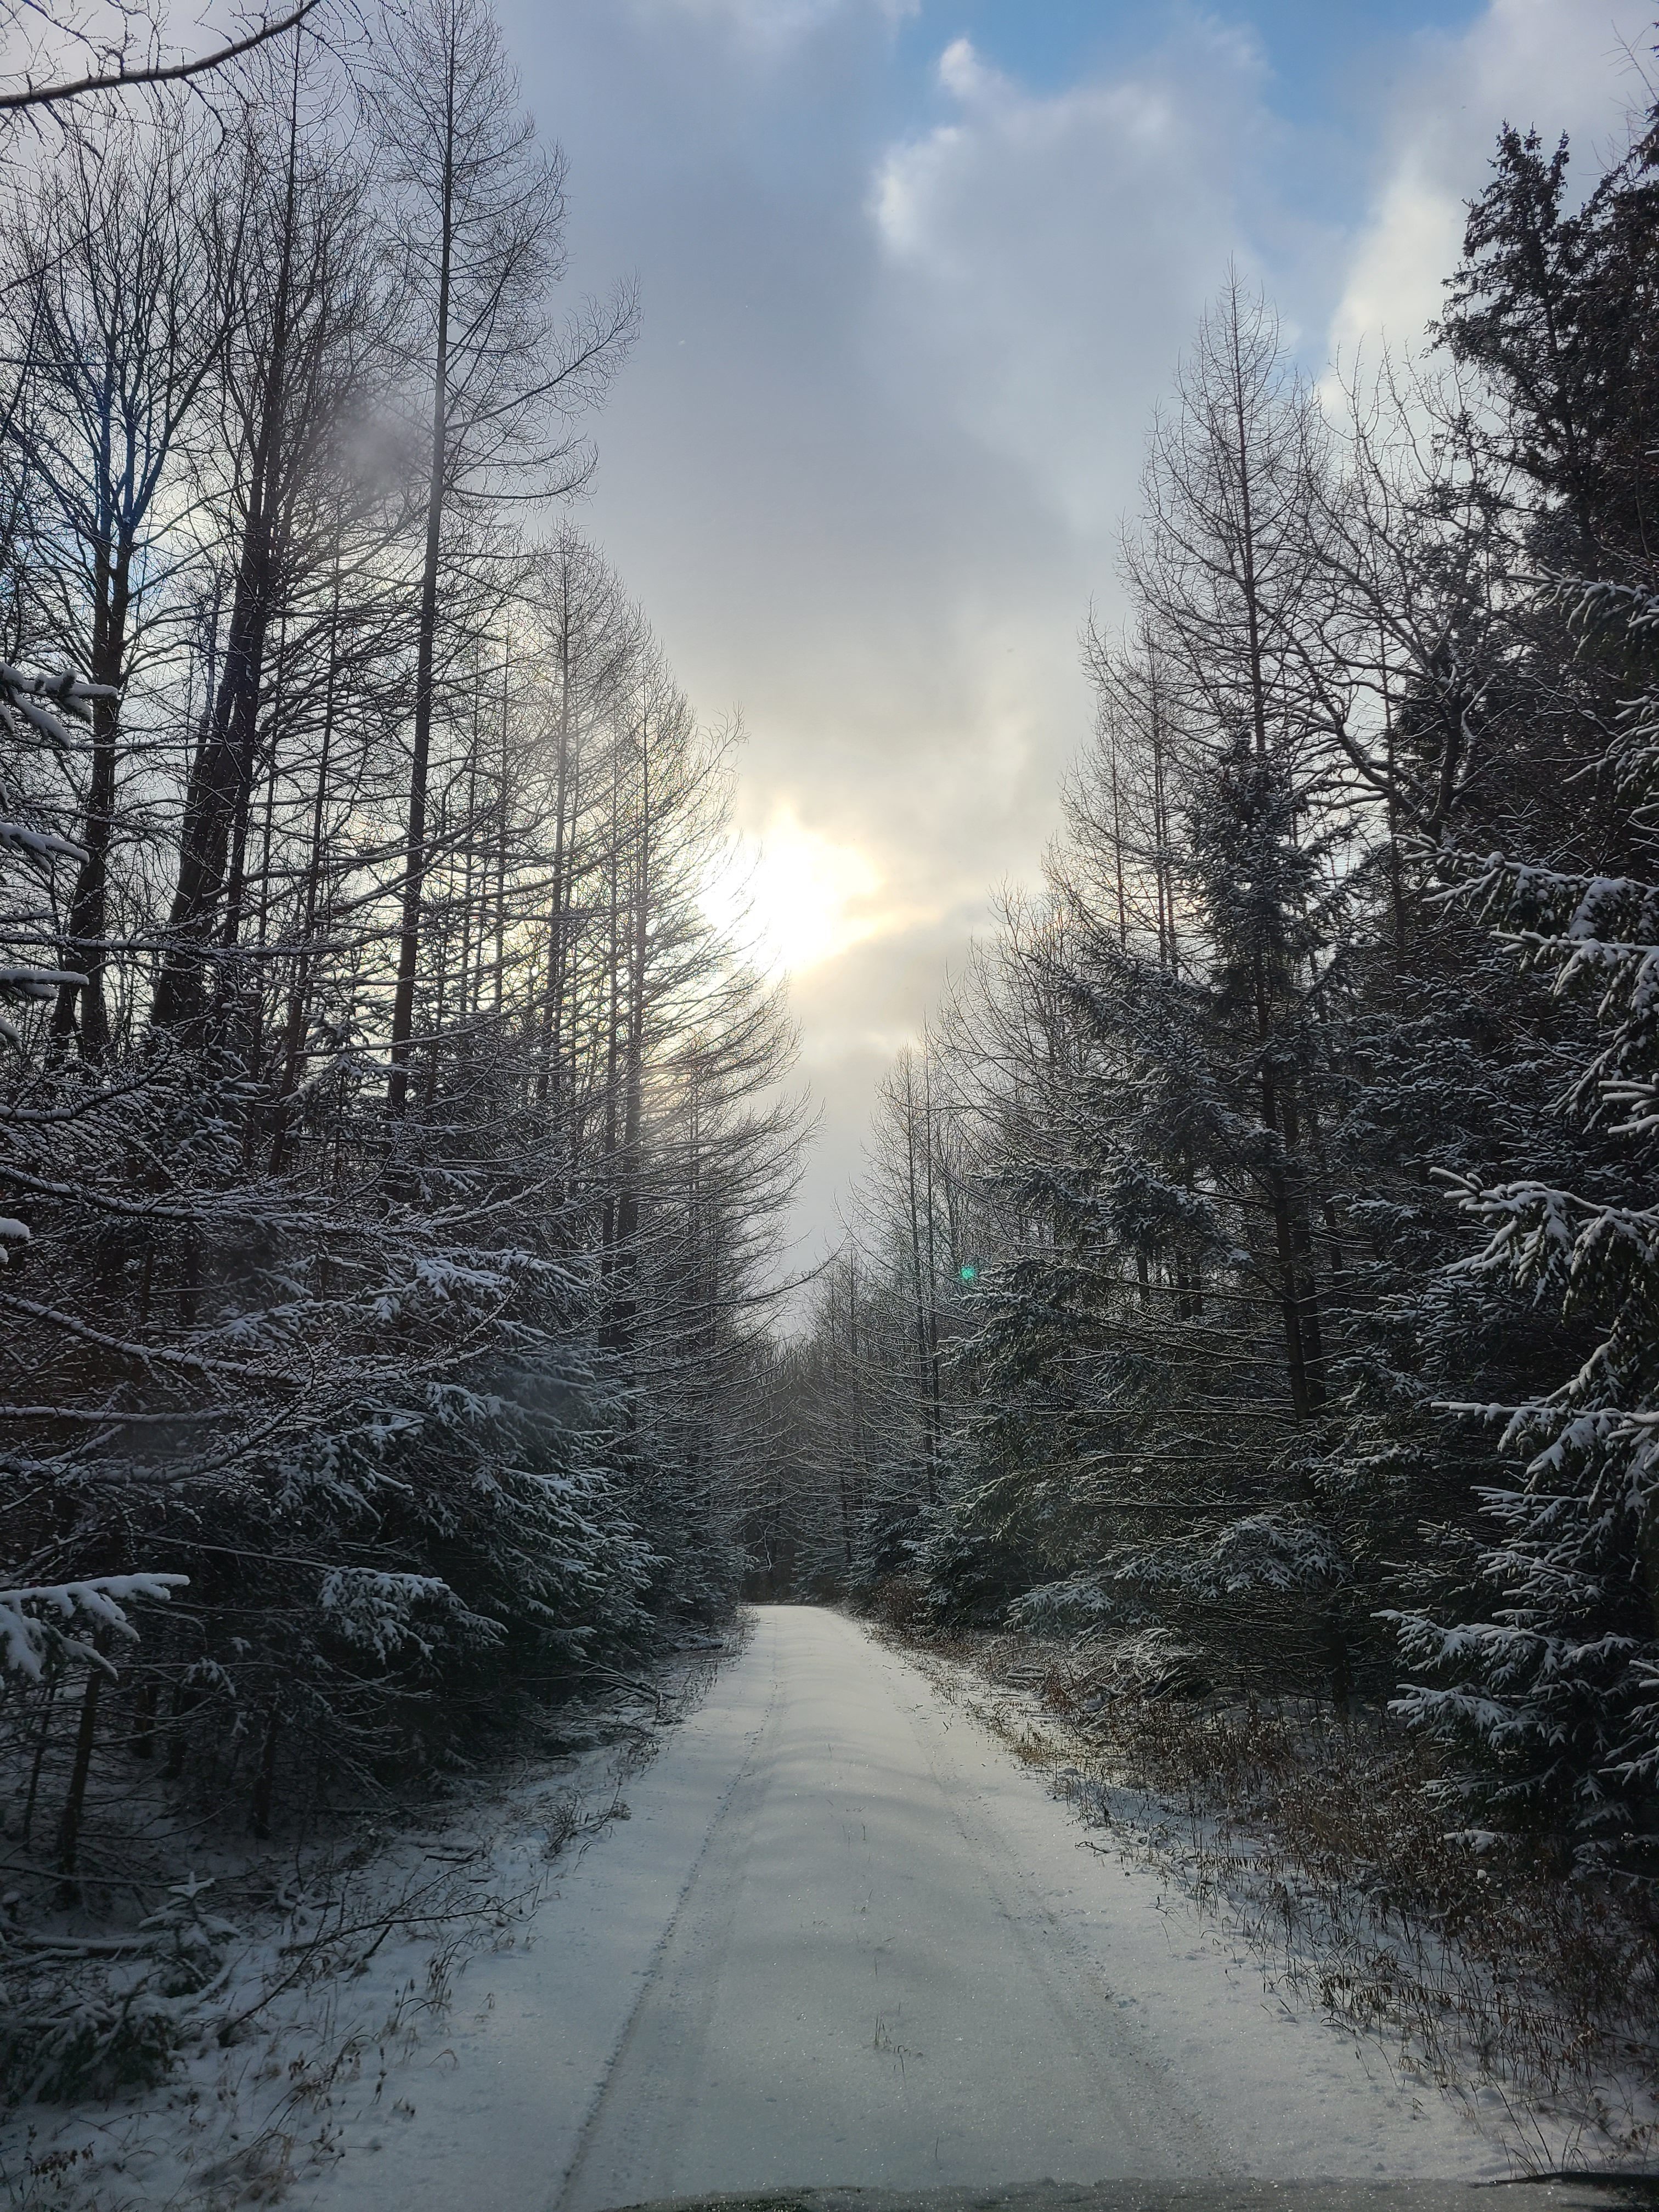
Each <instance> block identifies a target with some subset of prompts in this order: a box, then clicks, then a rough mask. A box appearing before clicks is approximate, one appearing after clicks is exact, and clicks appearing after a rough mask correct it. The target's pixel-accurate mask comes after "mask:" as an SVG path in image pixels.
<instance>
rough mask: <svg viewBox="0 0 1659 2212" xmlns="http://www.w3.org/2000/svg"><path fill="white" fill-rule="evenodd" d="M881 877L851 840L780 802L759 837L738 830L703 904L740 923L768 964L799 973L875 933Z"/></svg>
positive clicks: (719, 918) (880, 918) (722, 917)
mask: <svg viewBox="0 0 1659 2212" xmlns="http://www.w3.org/2000/svg"><path fill="white" fill-rule="evenodd" d="M880 890H881V878H880V876H879V874H878V872H877V870H876V867H875V866H874V864H873V863H872V861H871V860H870V859H869V857H868V855H867V854H865V853H863V852H860V849H859V848H858V847H857V846H855V845H843V844H838V843H837V842H836V841H835V839H833V838H831V837H826V836H823V834H822V832H821V831H819V830H817V829H808V828H806V826H805V824H804V823H802V822H801V821H800V820H799V817H798V816H797V815H796V813H795V811H794V810H793V808H792V807H788V806H781V807H779V808H778V809H777V811H775V814H774V815H773V817H772V819H771V821H770V823H769V824H768V826H767V829H766V830H765V832H764V834H763V836H750V834H749V833H747V832H742V833H740V834H739V835H738V837H737V838H736V839H735V840H734V841H733V843H732V855H731V861H730V865H729V866H728V867H727V868H726V872H725V874H724V875H723V876H722V877H721V878H720V879H719V880H718V881H717V882H716V883H715V884H714V885H713V886H712V887H711V889H710V890H709V892H708V895H707V896H706V898H705V901H704V904H705V907H706V908H707V910H708V913H709V915H710V916H711V918H712V919H714V920H715V921H720V922H721V923H726V924H733V925H736V926H738V927H739V928H740V929H741V928H743V927H744V926H745V925H746V927H747V930H748V933H749V934H750V936H751V937H752V939H753V940H754V945H755V951H756V953H757V957H759V958H760V959H761V960H762V961H763V963H764V964H765V965H766V966H767V967H769V968H775V969H781V970H785V971H787V973H789V974H791V975H800V974H802V973H803V972H804V971H805V969H809V968H815V967H817V966H818V965H820V964H821V963H823V961H826V960H833V959H834V958H835V957H836V955H837V954H838V953H842V952H845V951H848V949H849V947H851V946H852V945H857V944H860V943H861V942H862V940H863V939H866V938H867V937H872V936H873V935H875V933H877V932H878V930H879V929H880V928H881V927H882V926H883V922H884V920H885V916H884V915H883V913H882V912H881V911H880V910H879V908H878V906H877V904H876V901H877V897H878V893H879V892H880Z"/></svg>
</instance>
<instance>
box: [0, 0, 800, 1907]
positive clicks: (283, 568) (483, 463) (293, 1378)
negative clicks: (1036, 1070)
mask: <svg viewBox="0 0 1659 2212" xmlns="http://www.w3.org/2000/svg"><path fill="white" fill-rule="evenodd" d="M302 12H303V11H302ZM15 127H20V128H21V127H22V126H21V125H20V126H15ZM15 143H16V142H14V145H15ZM32 145H33V151H32V154H31V156H30V158H28V159H27V160H24V159H18V160H15V161H14V162H13V163H12V164H11V166H10V167H9V170H8V173H7V177H6V180H5V201H4V207H3V216H0V252H3V257H4V276H3V283H0V317H3V331H4V337H3V345H0V358H3V389H0V430H3V438H0V477H3V492H0V563H3V624H4V631H5V638H4V645H3V656H0V657H3V659H4V662H5V665H4V666H3V668H0V724H3V732H0V749H3V750H0V848H3V851H0V857H3V863H4V876H3V884H4V888H3V910H0V911H3V935H4V939H5V947H4V951H3V954H0V962H3V964H0V1033H3V1034H0V1042H3V1047H4V1055H5V1056H4V1063H3V1068H0V1181H3V1186H4V1206H5V1218H3V1220H0V1257H3V1260H4V1262H5V1269H4V1274H3V1278H0V1319H3V1338H4V1343H3V1351H0V1359H3V1368H4V1374H3V1388H0V1422H3V1431H0V1435H3V1442H0V1520H3V1528H4V1573H3V1577H0V1579H3V1580H4V1582H5V1583H7V1584H8V1587H7V1588H6V1589H4V1590H3V1592H0V1636H3V1650H4V1656H5V1659H6V1661H7V1662H9V1663H8V1665H7V1667H6V1668H5V1669H4V1699H3V1704H0V1770H3V1772H4V1776H5V1790H6V1796H7V1812H6V1821H7V1828H6V1833H7V1837H8V1839H9V1850H10V1853H11V1857H12V1859H13V1861H14V1862H15V1864H14V1871H16V1872H27V1870H28V1869H35V1870H37V1872H38V1873H39V1875H40V1877H41V1879H42V1880H44V1881H46V1887H45V1889H44V1890H42V1889H41V1887H40V1882H39V1881H36V1882H35V1884H34V1885H33V1887H31V1888H29V1889H28V1890H27V1895H28V1896H29V1897H30V1898H32V1899H34V1900H35V1902H36V1903H37V1904H38V1903H40V1901H41V1900H42V1899H44V1900H45V1902H46V1903H47V1904H49V1903H50V1901H51V1899H52V1896H53V1895H54V1894H59V1895H61V1896H64V1897H67V1898H69V1899H74V1898H75V1897H76V1895H77V1893H78V1894H79V1896H80V1897H81V1898H82V1900H83V1901H90V1902H92V1903H94V1904H95V1903H96V1901H97V1900H98V1899H100V1898H102V1897H104V1896H105V1894H106V1892H105V1890H104V1889H103V1888H100V1887H98V1885H100V1884H106V1883H108V1882H109V1881H117V1882H118V1883H119V1882H123V1881H125V1882H128V1883H130V1882H131V1881H132V1880H133V1879H135V1878H136V1879H137V1880H138V1881H139V1882H140V1884H141V1887H142V1885H143V1883H144V1882H147V1881H155V1880H159V1879H161V1873H162V1872H164V1871H165V1869H164V1868H162V1867H161V1866H160V1863H157V1862H155V1851H156V1850H158V1849H161V1848H162V1847H161V1845H160V1844H155V1843H154V1842H152V1844H149V1845H147V1844H144V1843H143V1837H144V1836H145V1835H146V1834H147V1833H149V1832H150V1831H152V1830H153V1831H154V1832H155V1835H157V1836H159V1835H161V1834H162V1833H164V1832H165V1833H166V1834H168V1835H172V1834H173V1828H172V1827H171V1826H169V1824H170V1823H174V1822H176V1821H178V1820H185V1821H186V1831H185V1832H186V1833H187V1834H188V1833H194V1834H197V1835H198V1836H199V1834H200V1833H201V1832H203V1830H204V1829H205V1830H206V1831H207V1832H223V1833H228V1834H231V1835H242V1836H252V1838H255V1839H258V1838H264V1837H267V1836H270V1835H273V1834H276V1835H282V1836H287V1837H289V1838H292V1837H295V1836H296V1835H298V1836H301V1837H303V1836H305V1835H306V1834H307V1833H308V1832H314V1830H315V1826H316V1823H317V1822H318V1820H319V1819H323V1818H325V1816H326V1814H328V1812H329V1810H330V1808H338V1807H340V1806H342V1805H346V1806H351V1805H361V1804H362V1803H364V1802H374V1800H375V1798H376V1796H377V1795H379V1796H381V1797H383V1796H384V1792H385V1790H386V1788H387V1787H388V1786H390V1785H391V1784H393V1783H394V1782H397V1781H398V1780H400V1779H404V1780H406V1779H408V1778H410V1777H419V1776H421V1775H423V1774H424V1775H430V1776H438V1775H441V1773H443V1772H444V1771H448V1770H451V1769H453V1768H454V1767H455V1766H456V1765H457V1763H458V1762H460V1763H461V1764H462V1765H465V1757H464V1750H463V1747H465V1753H466V1754H468V1755H471V1756H472V1757H475V1758H476V1757H477V1756H478V1755H480V1754H481V1753H484V1752H487V1747H488V1746H489V1743H490V1742H491V1741H494V1742H495V1743H497V1744H502V1745H505V1744H507V1743H510V1742H511V1741H513V1730H514V1729H515V1727H516V1726H517V1725H518V1723H520V1721H521V1720H522V1719H523V1717H525V1716H526V1714H530V1715H533V1714H534V1713H536V1712H538V1711H542V1710H544V1709H546V1708H547V1707H549V1706H550V1705H551V1706H556V1705H559V1704H560V1702H561V1701H562V1700H566V1699H568V1698H570V1697H571V1696H572V1695H573V1694H574V1693H575V1692H578V1691H580V1689H582V1688H583V1687H584V1686H592V1684H593V1683H594V1682H595V1681H597V1680H601V1679H604V1678H606V1677H607V1676H614V1675H616V1674H617V1673H618V1672H626V1670H627V1669H628V1668H631V1667H637V1666H638V1665H639V1664H640V1663H641V1662H642V1660H647V1659H648V1658H649V1656H650V1655H651V1654H652V1653H653V1651H654V1650H658V1649H659V1648H660V1647H661V1645H662V1644H663V1641H664V1639H665V1638H671V1637H672V1636H673V1635H674V1634H675V1633H677V1632H681V1631H684V1630H685V1629H686V1628H687V1626H688V1625H695V1624H696V1623H699V1622H707V1621H709V1620H716V1619H720V1618H723V1617H725V1616H726V1614H728V1613H729V1611H730V1608H731V1606H732V1600H733V1597H734V1595H735V1592H736V1589H737V1587H738V1581H739V1579H740V1577H741V1573H742V1569H743V1559H744V1554H743V1551H742V1544H741V1530H740V1528H739V1525H738V1523H739V1516H740V1511H741V1502H742V1499H743V1498H744V1494H745V1492H744V1483H745V1481H746V1480H747V1471H748V1458H749V1456H750V1455H752V1452H753V1449H754V1444H753V1437H754V1435H755V1433H756V1431H755V1427H754V1424H753V1422H752V1421H746V1420H745V1418H744V1407H745V1405H746V1404H747V1402H748V1401H749V1399H750V1395H751V1394H752V1391H753V1389H754V1388H755V1386H756V1384H757V1381H758V1378H759V1377H760V1376H761V1374H762V1372H763V1366H764V1358H765V1352H764V1329H765V1323H766V1321H767V1318H768V1316H769V1310H770V1305H769V1298H770V1296H771V1293H770V1291H769V1288H768V1280H769V1269H770V1267H771V1248H772V1244H773V1243H774V1242H775V1221H776V1218H777V1217H778V1214H779V1212H780V1210H781V1207H782V1206H784V1205H785V1204H786V1203H787V1199H788V1196H789V1194H790V1191H791V1188H792V1186H793V1176H794V1172H795V1159H796V1154H797V1150H798V1146H799V1136H800V1122H801V1115H800V1109H799V1106H798V1104H796V1103H792V1097H793V1094H792V1093H791V1091H789V1088H788V1085H787V1071H788V1068H789V1065H790V1062H791V1059H792V1055H793V1049H794V1045H793V1034H792V1031H791V1029H790V1026H789V1024H788V1021H787V1016H786V1012H785V1010H784V1006H783V1003H782V1000H781V989H780V987H779V985H778V984H777V983H776V982H775V981H769V980H768V979H767V978H765V977H764V976H763V975H761V974H760V973H759V972H758V971H757V969H755V967H754V966H753V965H752V963H750V960H749V958H748V957H747V955H746V953H745V951H744V945H743V943H742V942H741V941H740V933H734V931H733V930H732V929H730V928H727V927H726V926H725V925H724V924H721V923H719V922H717V921H715V920H714V919H711V915H712V914H713V913H714V911H715V907H716V905H717V903H718V902H711V900H710V897H709V892H710V887H711V885H713V884H714V883H715V882H716V881H717V880H719V879H721V878H722V876H723V872H725V871H726V869H727V868H728V866H729V859H730V853H729V847H730V837H729V829H728V817H729V811H730V805H731V799H732V755H733V748H734V744H735V743H736V738H737V732H735V731H733V730H723V729H710V728H709V727H708V726H705V725H703V724H702V723H701V722H699V720H697V719H696V716H695V714H693V711H692V709H691V708H690V704H689V703H688V702H687V700H686V699H685V698H684V696H683V695H682V694H681V692H680V691H679V690H678V689H677V687H676V684H675V682H674V678H673V676H672V673H671V670H670V669H669V667H668V665H667V663H666V661H665V657H664V654H663V653H662V651H661V649H660V647H659V645H658V644H657V642H656V641H654V639H653V635H652V631H651V629H650V627H649V624H648V623H647V619H646V617H645V615H644V614H643V612H642V611H641V609H640V608H639V607H638V606H637V605H635V602H634V601H633V600H632V599H630V597H629V593H628V591H627V589H626V586H624V584H623V581H622V580H621V579H620V578H619V577H618V576H617V575H616V574H614V573H613V572H612V570H611V568H610V567H609V566H608V565H607V563H606V562H605V559H604V557H603V556H602V555H601V554H600V553H599V550H597V549H596V548H595V546H594V545H593V544H591V543H590V542H588V540H587V539H586V538H585V537H584V536H583V534H582V533H581V532H580V529H579V528H578V527H577V526H576V522H575V520H574V511H573V509H572V507H571V504H570V502H571V499H572V496H573V495H574V494H575V493H577V492H578V491H579V490H580V489H581V487H582V485H583V484H584V483H585V482H586V478H587V476H588V474H589V472H590V471H591V469H592V465H593V459H594V454H593V449H592V445H591V443H590V442H589V439H588V435H587V433H588V425H589V422H590V421H591V418H592V416H593V414H594V412H595V410H597V409H598V407H599V404H600V403H601V402H602V400H603V398H604V396H605V391H606V388H607V386H609V384H610V382H611V379H612V378H613V377H614V375H615V374H616V373H617V369H618V368H619V367H620V366H621V364H622V362H623V357H624V356H625V354H626V352H627V350H628V348H629V342H630V339H631V337H632V333H633V330H634V327H635V319H636V305H635V299H634V297H633V295H632V292H631V290H630V289H629V287H628V286H626V285H624V286H623V287H622V288H620V289H618V290H617V292H616V293H615V294H614V295H611V296H609V297H605V298H599V299H587V300H582V301H568V303H567V302H565V301H562V297H561V295H560V292H559V285H560V280H561V278H562V275H563V269H564V260H565V252H566V247H565V226H566V214H565V188H566V187H565V174H564V167H563V161H562V155H560V153H559V151H558V149H557V148H556V146H553V145H551V144H549V143H544V142H542V141H540V140H538V137H536V135H535V133H534V131H533V130H532V125H531V123H530V121H529V119H528V118H527V117H526V115H525V113H524V112H523V110H522V107H521V105H520V100H519V97H518V92H517V87H516V81H515V79H514V76H513V70H512V68H511V65H510V64H509V61H508V58H507V52H506V50H505V46H504V43H503V39H502V34H501V30H500V27H499V26H498V24H497V23H496V21H495V19H494V17H493V15H491V13H490V11H489V8H488V6H487V4H486V0H416V4H415V5H413V6H411V7H409V8H404V9H397V10H393V11H389V12H388V13H387V14H386V15H385V16H384V17H383V18H382V19H380V20H379V21H378V22H377V23H376V25H375V26H374V35H373V37H367V36H365V37H363V38H362V39H361V40H358V42H357V43H356V45H353V44H351V43H350V42H349V40H346V39H345V37H344V34H343V33H342V32H341V31H340V29H339V27H338V26H336V27H335V31H334V33H333V35H331V37H329V38H326V39H325V37H323V36H322V35H320V34H319V35H318V36H317V37H315V38H313V37H312V36H311V35H310V32H309V29H307V30H305V31H302V32H300V33H295V34H294V35H290V36H288V37H286V38H278V39H270V40H263V41H261V42H258V43H256V45H255V46H254V47H253V49H252V51H251V52H249V53H247V54H246V56H245V57H243V58H240V59H239V60H237V61H235V62H234V64H230V65H227V66H225V67H223V68H221V69H219V70H216V71H215V72H214V74H213V75H212V76H210V77H204V78H202V79H200V80H199V81H192V82H189V83H185V84H182V85H179V86H162V87H161V88H152V89H151V90H150V91H149V92H148V93H147V94H145V96H144V99H143V102H142V104H139V103H137V102H135V101H133V100H131V99H130V98H129V99H127V100H125V102H123V101H122V100H114V99H110V100H104V101H103V102H102V103H101V104H100V102H97V101H92V102H88V101H87V100H76V101H75V102H73V103H71V104H70V105H67V106H59V107H58V108H56V109H53V110H52V111H51V114H50V118H49V120H48V121H47V122H46V123H45V124H43V125H39V126H38V127H37V130H36V136H35V138H34V139H33V142H32ZM550 518H551V520H550ZM726 905H727V906H728V907H729V905H730V901H729V900H728V901H727V902H726ZM89 1793H90V1794H89ZM94 1802H95V1803H96V1805H97V1807H98V1808H100V1809H99V1811H98V1817H97V1819H96V1820H93V1819H92V1818H91V1817H90V1813H89V1808H90V1807H92V1806H93V1805H94ZM157 1823H159V1824H160V1826H157V1825H156V1824H157ZM190 1823H194V1824H195V1825H194V1826H190V1825H189V1824H190ZM179 1847H180V1846H179V1845H178V1844H177V1843H176V1839H175V1842H174V1843H171V1844H167V1845H166V1848H165V1850H164V1851H163V1857H167V1854H169V1853H172V1852H173V1851H174V1850H176V1848H179ZM173 1871H174V1872H175V1873H176V1871H177V1869H173ZM53 1881H56V1882H57V1883H58V1885H59V1887H58V1891H56V1892H54V1890H53V1888H52V1882H53ZM77 1885H78V1890H77Z"/></svg>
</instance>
